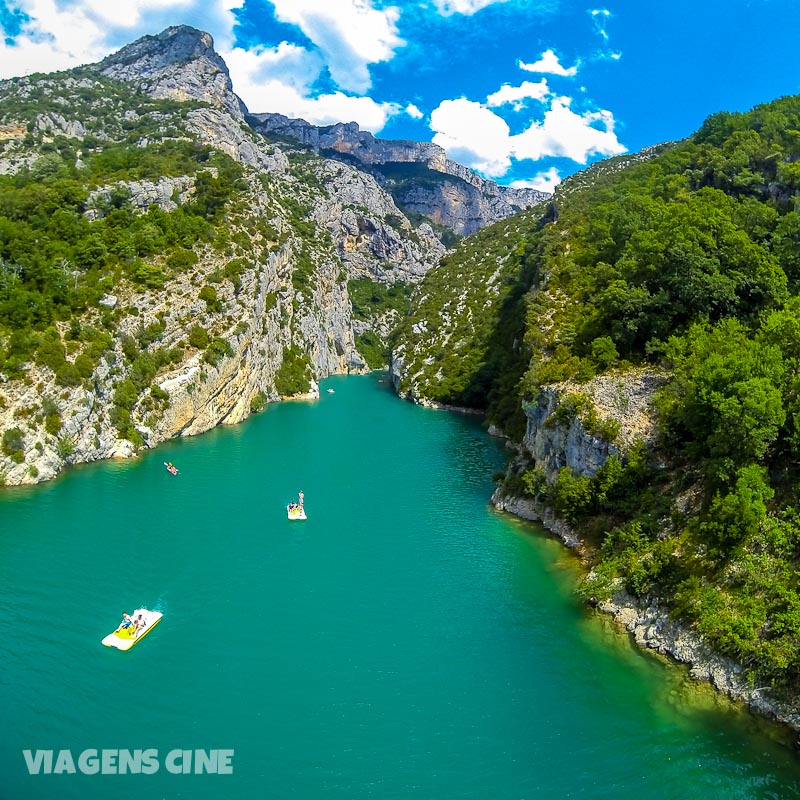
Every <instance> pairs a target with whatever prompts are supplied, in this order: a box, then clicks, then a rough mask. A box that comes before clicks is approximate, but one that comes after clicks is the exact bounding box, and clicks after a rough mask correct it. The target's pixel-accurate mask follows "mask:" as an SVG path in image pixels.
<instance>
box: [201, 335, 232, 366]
mask: <svg viewBox="0 0 800 800" xmlns="http://www.w3.org/2000/svg"><path fill="white" fill-rule="evenodd" d="M232 355H233V348H232V347H231V346H230V345H229V344H228V343H227V342H226V341H225V340H224V339H219V338H216V339H212V340H211V341H210V342H209V343H208V347H207V348H206V351H205V353H203V361H206V362H207V363H209V364H211V366H212V367H216V366H217V364H219V362H220V361H222V359H223V358H226V357H227V356H232Z"/></svg>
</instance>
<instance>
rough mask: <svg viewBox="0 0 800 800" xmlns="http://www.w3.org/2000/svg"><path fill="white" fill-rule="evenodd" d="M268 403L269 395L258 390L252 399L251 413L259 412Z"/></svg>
mask: <svg viewBox="0 0 800 800" xmlns="http://www.w3.org/2000/svg"><path fill="white" fill-rule="evenodd" d="M266 405H267V396H266V395H265V394H264V393H263V392H256V393H255V394H254V395H253V397H252V399H251V400H250V413H251V414H258V412H259V411H263V410H264V408H265V407H266Z"/></svg>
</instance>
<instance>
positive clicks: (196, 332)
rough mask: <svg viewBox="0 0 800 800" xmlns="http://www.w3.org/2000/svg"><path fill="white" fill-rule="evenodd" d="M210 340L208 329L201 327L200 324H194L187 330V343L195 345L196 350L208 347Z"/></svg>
mask: <svg viewBox="0 0 800 800" xmlns="http://www.w3.org/2000/svg"><path fill="white" fill-rule="evenodd" d="M209 341H210V337H209V335H208V331H207V330H206V329H205V328H202V327H201V326H200V325H195V326H194V327H193V328H192V329H191V330H190V331H189V344H190V345H191V346H192V347H196V348H197V349H198V350H204V349H205V348H206V347H208V343H209Z"/></svg>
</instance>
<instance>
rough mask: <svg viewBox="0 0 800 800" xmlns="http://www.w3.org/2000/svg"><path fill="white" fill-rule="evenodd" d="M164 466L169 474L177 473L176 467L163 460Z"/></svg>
mask: <svg viewBox="0 0 800 800" xmlns="http://www.w3.org/2000/svg"><path fill="white" fill-rule="evenodd" d="M164 466H165V467H166V468H167V472H169V473H170V474H172V475H177V474H178V468H177V467H176V466H174V465H173V464H170V463H169V462H167V461H165V462H164Z"/></svg>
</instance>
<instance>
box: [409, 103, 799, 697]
mask: <svg viewBox="0 0 800 800" xmlns="http://www.w3.org/2000/svg"><path fill="white" fill-rule="evenodd" d="M799 189H800V97H785V98H781V99H779V100H776V101H774V102H771V103H767V104H764V105H760V106H757V107H756V108H754V109H753V110H752V111H750V112H747V113H735V114H733V113H719V114H715V115H713V116H711V117H709V118H708V119H707V120H706V122H705V123H704V124H703V126H702V127H701V128H700V130H698V131H697V132H696V134H695V135H694V136H692V137H691V138H689V139H687V140H685V141H681V142H677V143H672V144H670V145H663V146H660V147H657V148H653V149H652V151H651V152H649V153H647V154H645V155H642V156H641V157H630V156H628V157H618V158H616V159H610V160H608V161H606V162H601V163H600V164H598V165H595V166H593V167H591V168H590V169H589V170H587V171H586V172H585V173H582V174H579V175H576V176H574V177H573V178H570V179H568V180H567V181H565V182H564V184H562V186H560V187H559V190H558V191H557V193H556V196H555V198H554V199H553V201H552V202H551V203H550V204H549V205H548V206H547V207H546V208H538V209H535V210H532V211H529V212H527V213H526V214H524V215H521V216H519V217H515V218H514V219H513V220H506V221H504V222H502V223H498V224H497V225H495V226H493V227H492V228H488V229H486V230H484V231H482V232H480V233H479V234H477V235H476V236H473V237H470V238H469V239H468V240H467V241H465V242H463V243H462V244H461V245H460V246H459V247H458V248H457V249H456V250H455V251H454V252H452V253H451V254H450V255H448V256H447V258H446V259H445V262H444V263H443V266H442V267H440V268H439V269H438V270H435V271H434V272H432V273H431V274H429V275H428V276H427V277H426V279H425V281H424V282H423V284H422V286H421V287H420V290H419V292H418V294H417V296H416V297H415V299H414V309H413V310H412V314H411V316H410V317H409V318H408V319H407V320H406V321H405V323H404V325H403V326H402V327H401V329H400V331H399V333H398V336H397V340H396V342H395V348H396V350H397V351H398V352H400V353H401V354H405V357H406V359H408V360H410V361H411V362H412V363H411V369H409V370H408V373H411V374H415V375H416V381H417V389H418V391H419V392H420V393H421V394H423V395H425V396H429V397H432V398H433V399H436V400H439V401H441V402H446V403H452V404H455V405H463V406H472V407H476V408H482V409H484V410H486V411H487V414H488V417H489V420H490V421H492V422H494V423H495V424H497V425H499V426H500V427H501V428H502V429H503V430H505V431H506V433H508V434H509V435H511V436H512V438H516V439H518V440H519V439H520V438H521V436H522V434H523V433H524V430H525V428H524V425H525V417H524V412H523V409H524V407H525V405H526V404H528V403H531V402H534V401H535V400H536V398H537V396H538V394H539V392H540V390H541V387H543V386H547V385H549V384H553V383H558V382H560V381H565V380H570V381H573V382H575V381H577V382H578V383H580V382H585V381H588V380H590V379H591V378H592V377H593V376H595V375H598V374H613V375H618V376H619V379H620V380H624V376H625V374H626V372H627V371H629V370H631V369H632V368H636V369H653V370H658V371H660V372H661V373H663V374H665V375H668V376H669V379H668V380H667V381H666V383H665V385H664V386H663V387H662V388H661V389H660V390H659V392H658V393H657V396H656V398H655V405H656V408H657V416H658V440H657V443H656V446H655V447H654V448H645V447H642V446H638V447H633V448H632V449H631V450H630V452H628V453H627V454H626V455H625V456H624V457H622V458H618V457H612V458H611V459H610V460H609V461H608V462H607V463H606V465H605V466H604V467H603V468H602V469H601V470H600V471H599V472H598V473H597V474H596V475H595V476H594V477H593V478H589V477H581V476H576V475H573V474H572V472H571V471H570V470H569V469H563V470H562V471H561V474H560V475H559V477H558V480H557V481H555V483H552V484H549V485H548V483H547V482H546V481H545V480H544V476H543V474H542V473H541V472H540V471H539V470H538V469H536V468H535V467H529V468H527V469H525V468H518V469H516V470H512V471H510V472H509V473H508V474H507V475H506V476H505V479H504V481H505V484H504V485H505V487H506V489H507V490H508V491H515V492H520V493H525V494H529V495H532V496H538V497H540V498H541V499H543V500H545V501H546V502H547V503H548V504H549V505H550V506H551V507H553V508H554V509H555V510H556V511H557V512H558V513H559V514H560V515H561V516H562V517H564V518H565V519H567V520H568V521H569V522H570V523H571V524H572V525H573V526H574V527H575V528H576V529H577V530H579V531H580V532H581V533H582V534H583V536H584V538H585V540H586V541H587V542H588V543H589V544H590V546H591V550H592V553H593V556H592V557H593V569H592V571H591V573H590V576H589V577H588V578H587V580H586V582H585V585H584V586H583V588H582V591H583V593H584V594H585V596H586V597H587V598H590V599H594V600H597V599H599V598H602V597H606V596H609V595H610V594H611V593H612V592H613V590H614V588H615V587H617V586H619V585H620V583H622V584H623V585H624V586H625V588H627V589H628V590H629V591H630V592H631V593H632V594H634V595H635V596H637V597H640V598H644V599H647V598H659V599H661V600H663V601H665V602H666V603H667V604H668V606H669V608H670V609H671V612H672V613H673V614H675V615H676V616H677V617H679V618H681V619H683V620H684V621H685V622H687V623H689V624H690V625H692V626H693V627H694V629H695V630H696V631H697V632H698V633H700V634H702V635H703V636H704V637H706V639H707V640H708V641H709V642H710V643H711V644H712V645H713V646H714V648H715V649H716V650H717V651H718V652H721V653H723V654H726V655H729V656H731V657H733V658H734V659H736V660H737V661H738V662H739V663H741V664H742V665H744V667H745V669H746V670H747V673H748V675H749V676H750V678H751V679H752V680H753V681H757V682H758V685H760V686H763V685H768V686H773V687H774V688H775V689H776V690H779V691H791V690H792V687H796V686H797V681H798V679H799V678H800V647H799V645H800V595H798V574H799V573H798V566H800V563H798V560H799V559H800V516H799V515H798V507H797V503H798V491H797V481H798V477H799V476H800V374H799V373H798V365H799V364H800V213H799V212H800V204H798V198H799V197H800V195H799V194H798V190H799ZM466 273H469V275H470V278H469V280H470V281H471V283H472V285H474V286H475V287H479V286H481V285H482V286H483V287H484V288H475V289H470V288H469V287H467V288H466V289H465V288H464V280H463V278H462V276H463V275H465V274H466ZM486 287H489V288H488V289H487V288H486ZM436 308H441V309H444V311H443V313H440V314H436V313H435V312H434V309H436ZM456 308H458V309H460V310H459V312H458V314H448V310H449V309H456ZM432 320H433V321H432ZM421 325H422V326H427V327H425V328H424V333H423V334H419V333H418V331H420V330H421V328H420V326H421ZM412 353H413V357H412V356H411V354H412ZM465 353H466V354H468V356H467V358H466V359H464V358H461V357H460V356H461V355H463V354H465ZM408 373H407V374H408ZM407 388H408V386H405V387H404V386H402V385H401V391H402V390H403V389H407ZM570 402H571V404H572V405H571V406H570ZM570 402H567V403H566V404H565V405H564V408H563V409H562V410H561V412H560V413H561V414H562V415H565V416H568V415H569V414H573V415H574V414H579V413H582V409H581V408H580V405H581V402H580V398H579V397H575V398H571V399H570ZM598 435H601V436H605V437H606V438H609V439H613V437H614V435H615V431H614V429H613V427H611V428H609V429H608V430H605V431H598Z"/></svg>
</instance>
